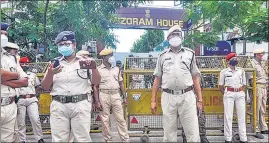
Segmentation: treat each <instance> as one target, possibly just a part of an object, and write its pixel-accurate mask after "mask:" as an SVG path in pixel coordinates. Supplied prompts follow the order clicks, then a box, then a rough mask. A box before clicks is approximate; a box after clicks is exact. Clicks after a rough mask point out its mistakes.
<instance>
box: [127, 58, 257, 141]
mask: <svg viewBox="0 0 269 143" xmlns="http://www.w3.org/2000/svg"><path fill="white" fill-rule="evenodd" d="M238 59H239V64H238V66H240V67H243V68H244V69H245V71H246V72H250V73H252V74H253V75H254V78H255V77H256V72H255V69H253V68H252V66H251V64H250V58H249V57H247V56H240V57H238ZM196 62H197V66H198V68H199V69H200V71H201V77H202V81H203V82H202V87H203V91H202V94H203V100H204V110H205V114H206V115H205V116H206V120H207V121H206V128H207V129H209V130H219V132H218V133H217V134H216V133H214V135H223V133H221V132H220V130H223V123H224V120H223V116H224V112H223V103H222V95H221V92H220V90H219V87H218V80H219V73H220V71H221V69H223V68H226V65H227V63H226V60H225V57H221V56H218V57H212V56H210V57H206V56H197V57H196ZM156 63H157V58H137V57H136V58H126V59H125V64H124V65H125V67H124V84H125V87H126V89H127V94H128V106H127V110H126V115H125V116H126V119H127V123H128V129H129V130H134V131H146V130H147V129H149V130H162V111H161V91H160V92H158V94H157V96H156V101H157V114H156V115H152V114H151V111H150V103H151V88H152V85H153V80H154V77H153V72H154V69H155V67H156ZM254 82H256V80H254ZM253 85H256V84H255V83H254V84H253ZM249 90H253V91H256V86H254V87H253V88H252V87H249ZM253 93H254V94H255V93H256V92H253ZM255 100H256V98H255V97H254V98H253V102H252V104H251V105H248V106H247V107H246V109H247V110H246V111H247V115H246V116H247V127H248V130H247V131H248V134H253V133H255V126H256V123H255V120H256V116H255V114H256V110H255V107H256V104H255V103H256V102H255ZM234 113H236V112H234ZM234 117H235V118H234V126H233V127H237V126H236V123H237V121H236V116H234ZM178 128H179V129H181V125H180V122H179V123H178ZM137 135H138V134H132V136H137ZM208 135H213V134H208ZM138 136H140V134H139V135H138ZM149 136H150V135H149Z"/></svg>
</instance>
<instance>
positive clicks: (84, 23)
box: [1, 0, 144, 59]
mask: <svg viewBox="0 0 269 143" xmlns="http://www.w3.org/2000/svg"><path fill="white" fill-rule="evenodd" d="M9 2H10V3H12V4H11V5H13V7H12V8H3V9H1V14H2V16H1V21H4V22H5V21H11V26H10V28H9V31H8V36H9V39H10V41H12V42H16V43H17V44H18V45H19V46H20V48H21V49H25V48H26V49H33V48H36V47H39V46H40V45H43V46H44V47H45V48H46V50H47V54H45V56H46V57H47V59H50V58H54V57H55V56H58V52H57V47H56V46H55V44H54V39H55V37H56V36H57V34H58V33H59V32H61V31H64V30H71V31H74V32H75V34H76V41H77V50H79V49H81V45H82V44H84V43H85V42H88V41H91V40H93V39H96V40H98V41H100V42H103V43H105V45H107V46H110V47H113V48H116V43H117V42H118V41H117V39H116V37H115V35H114V34H113V33H112V32H111V31H110V30H109V28H108V27H109V24H110V22H109V21H111V19H112V18H113V16H114V14H115V11H116V10H117V9H119V8H120V7H128V6H134V5H137V4H138V3H144V1H142V0H139V1H132V0H120V1H49V0H42V1H24V0H16V1H15V0H10V1H9ZM46 4H48V5H47V6H46ZM25 51H32V50H25ZM33 58H34V57H33Z"/></svg>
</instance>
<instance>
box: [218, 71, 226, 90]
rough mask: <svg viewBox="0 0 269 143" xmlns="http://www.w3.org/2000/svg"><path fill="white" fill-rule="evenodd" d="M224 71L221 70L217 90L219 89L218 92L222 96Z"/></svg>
mask: <svg viewBox="0 0 269 143" xmlns="http://www.w3.org/2000/svg"><path fill="white" fill-rule="evenodd" d="M224 76H225V75H224V71H223V70H222V71H221V72H220V77H219V88H220V92H221V94H222V95H224V91H225V87H224V82H225V81H224Z"/></svg>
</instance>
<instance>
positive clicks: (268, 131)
mask: <svg viewBox="0 0 269 143" xmlns="http://www.w3.org/2000/svg"><path fill="white" fill-rule="evenodd" d="M261 133H262V134H269V130H266V131H261Z"/></svg>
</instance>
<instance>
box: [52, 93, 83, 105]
mask: <svg viewBox="0 0 269 143" xmlns="http://www.w3.org/2000/svg"><path fill="white" fill-rule="evenodd" d="M52 99H53V100H55V101H58V102H61V103H77V102H79V101H83V100H85V99H88V95H87V94H80V95H72V96H66V95H55V96H52Z"/></svg>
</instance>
